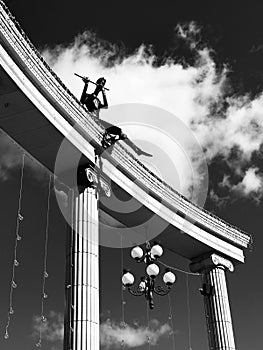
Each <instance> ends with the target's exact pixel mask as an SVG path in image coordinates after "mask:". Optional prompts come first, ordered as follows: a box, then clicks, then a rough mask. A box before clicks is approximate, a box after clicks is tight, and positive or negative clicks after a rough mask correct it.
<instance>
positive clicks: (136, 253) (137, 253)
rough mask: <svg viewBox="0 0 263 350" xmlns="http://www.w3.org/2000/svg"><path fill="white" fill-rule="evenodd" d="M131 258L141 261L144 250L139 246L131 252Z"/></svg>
mask: <svg viewBox="0 0 263 350" xmlns="http://www.w3.org/2000/svg"><path fill="white" fill-rule="evenodd" d="M131 256H132V258H133V259H135V260H139V259H141V258H142V257H143V250H142V248H141V247H139V246H137V247H134V248H133V249H132V251H131Z"/></svg>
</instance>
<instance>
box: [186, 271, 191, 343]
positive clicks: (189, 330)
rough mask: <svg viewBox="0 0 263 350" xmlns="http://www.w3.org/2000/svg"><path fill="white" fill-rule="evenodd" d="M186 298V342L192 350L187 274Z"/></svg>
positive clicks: (187, 279)
mask: <svg viewBox="0 0 263 350" xmlns="http://www.w3.org/2000/svg"><path fill="white" fill-rule="evenodd" d="M186 299H187V321H188V344H189V350H192V343H191V338H192V334H191V309H190V293H189V276H188V275H186Z"/></svg>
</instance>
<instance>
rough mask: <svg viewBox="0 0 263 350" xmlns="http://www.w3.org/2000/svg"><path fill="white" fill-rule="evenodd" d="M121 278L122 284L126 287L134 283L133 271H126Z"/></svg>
mask: <svg viewBox="0 0 263 350" xmlns="http://www.w3.org/2000/svg"><path fill="white" fill-rule="evenodd" d="M121 280H122V284H123V285H124V286H125V287H129V286H131V285H133V283H134V276H133V274H132V273H130V272H128V271H127V272H125V273H124V275H123V276H122V279H121Z"/></svg>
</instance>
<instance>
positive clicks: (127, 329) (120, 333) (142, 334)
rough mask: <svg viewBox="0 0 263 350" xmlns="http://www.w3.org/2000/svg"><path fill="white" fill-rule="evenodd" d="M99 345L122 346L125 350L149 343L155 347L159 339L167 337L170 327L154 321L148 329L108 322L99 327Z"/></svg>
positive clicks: (107, 346)
mask: <svg viewBox="0 0 263 350" xmlns="http://www.w3.org/2000/svg"><path fill="white" fill-rule="evenodd" d="M100 331H101V333H100V341H101V345H103V346H105V347H106V348H111V347H113V348H120V347H121V345H123V344H124V346H125V348H127V347H129V348H133V347H137V346H142V345H144V344H147V343H148V342H150V344H151V345H152V346H154V345H157V343H158V341H159V339H160V338H161V337H164V336H168V335H169V334H170V332H171V327H170V326H169V325H168V324H167V323H165V324H163V325H161V324H160V322H159V321H158V320H156V319H154V320H152V321H151V322H150V327H145V326H139V325H138V324H136V323H135V324H133V325H125V326H123V325H121V324H117V323H115V322H112V321H110V320H108V321H106V322H104V323H102V324H101V326H100Z"/></svg>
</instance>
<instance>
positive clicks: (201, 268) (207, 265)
mask: <svg viewBox="0 0 263 350" xmlns="http://www.w3.org/2000/svg"><path fill="white" fill-rule="evenodd" d="M216 267H222V268H224V269H228V270H229V271H230V272H233V271H234V265H233V263H232V262H231V261H230V260H228V259H226V258H223V257H222V256H220V255H218V254H216V253H212V254H210V255H205V256H202V257H198V258H196V259H194V260H193V261H192V263H191V264H190V269H191V271H192V272H200V273H203V272H207V271H210V270H213V269H214V268H216Z"/></svg>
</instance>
